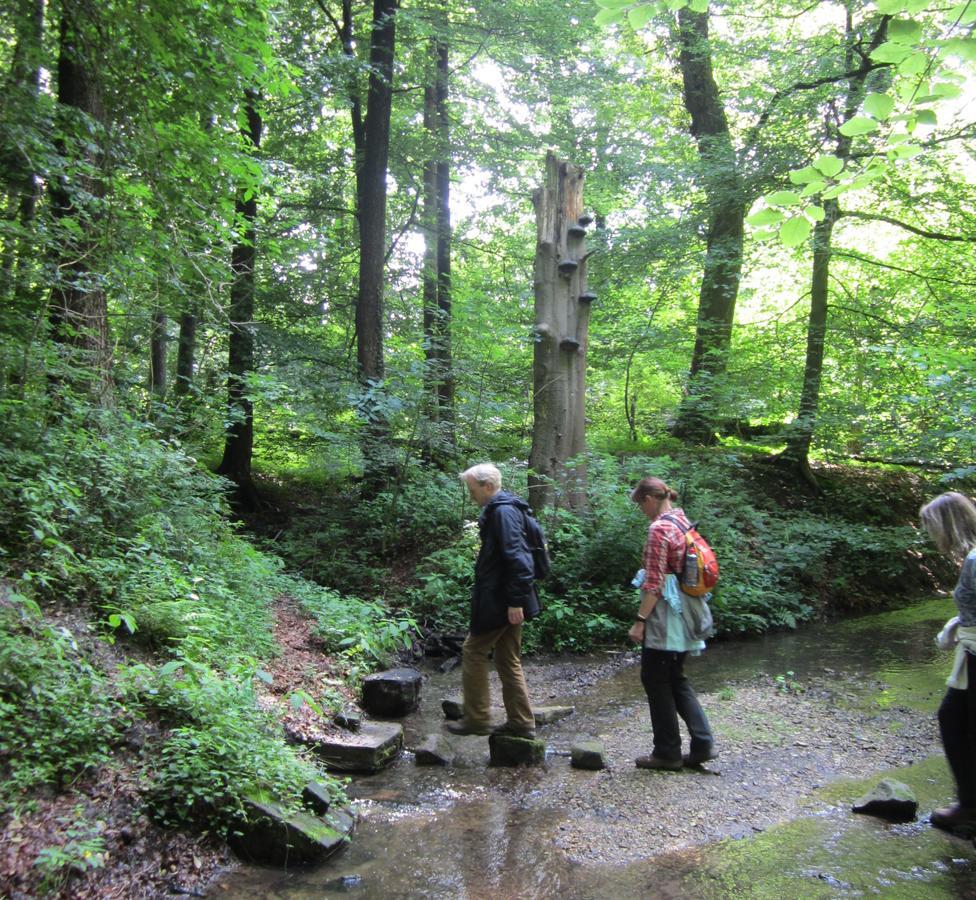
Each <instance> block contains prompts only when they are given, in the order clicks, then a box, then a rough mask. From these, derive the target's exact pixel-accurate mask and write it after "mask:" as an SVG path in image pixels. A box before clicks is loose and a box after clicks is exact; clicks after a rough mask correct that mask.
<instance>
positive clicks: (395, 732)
mask: <svg viewBox="0 0 976 900" xmlns="http://www.w3.org/2000/svg"><path fill="white" fill-rule="evenodd" d="M308 746H309V747H310V748H311V749H312V750H313V751H314V752H315V754H316V755H317V756H318V757H319V758H320V759H321V760H322V761H323V762H324V763H325V765H326V767H327V768H328V769H330V770H331V771H333V772H378V771H380V769H383V768H385V767H386V766H388V765H390V763H392V762H393V760H395V759H396V758H397V755H398V754H399V753H400V750H401V749H402V747H403V726H402V725H398V724H397V723H396V722H370V723H367V724H366V725H363V726H362V727H361V728H360V729H359V731H345V732H340V733H339V734H336V735H333V736H331V737H330V738H328V739H324V740H316V741H310V742H309V744H308Z"/></svg>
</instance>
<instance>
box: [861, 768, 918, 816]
mask: <svg viewBox="0 0 976 900" xmlns="http://www.w3.org/2000/svg"><path fill="white" fill-rule="evenodd" d="M851 809H852V810H853V811H854V812H856V813H864V814H865V815H869V816H878V817H879V818H882V819H887V820H888V821H889V822H911V821H913V820H914V819H915V816H916V814H917V813H918V800H917V799H916V798H915V794H914V793H913V792H912V789H911V788H910V787H909V786H908V785H907V784H903V783H902V782H900V781H895V780H894V779H893V778H883V779H881V781H879V782H878V783H877V784H876V785H875V786H874V787H873V788H872V789H871V790H870V791H868V792H867V793H866V794H865V795H864V796H863V797H861V798H859V799H858V800H856V801H855V802H854V805H853V806H852V807H851Z"/></svg>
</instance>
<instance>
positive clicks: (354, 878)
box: [322, 875, 363, 893]
mask: <svg viewBox="0 0 976 900" xmlns="http://www.w3.org/2000/svg"><path fill="white" fill-rule="evenodd" d="M362 886H363V876H362V875H343V876H342V877H340V878H333V879H332V880H331V881H327V882H326V883H325V884H323V885H322V888H323V890H326V891H339V892H340V893H345V892H346V891H354V890H356V889H357V888H361V887H362Z"/></svg>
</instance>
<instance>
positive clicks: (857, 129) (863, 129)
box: [838, 116, 878, 137]
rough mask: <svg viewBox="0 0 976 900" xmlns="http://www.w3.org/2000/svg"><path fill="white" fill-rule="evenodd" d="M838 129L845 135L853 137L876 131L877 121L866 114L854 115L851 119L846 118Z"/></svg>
mask: <svg viewBox="0 0 976 900" xmlns="http://www.w3.org/2000/svg"><path fill="white" fill-rule="evenodd" d="M838 130H839V131H840V133H841V134H842V135H844V136H845V137H854V136H855V135H858V134H870V133H871V132H872V131H877V130H878V123H877V122H875V121H874V119H868V118H867V117H866V116H854V118H853V119H848V120H847V121H846V122H845V123H844V124H843V125H841V126H840V128H839V129H838Z"/></svg>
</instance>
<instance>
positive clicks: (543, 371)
mask: <svg viewBox="0 0 976 900" xmlns="http://www.w3.org/2000/svg"><path fill="white" fill-rule="evenodd" d="M532 202H533V204H534V205H535V211H536V229H537V243H536V256H535V356H534V365H533V382H534V404H533V406H534V413H535V416H534V424H533V429H532V451H531V454H530V456H529V503H530V504H531V505H532V507H533V508H534V509H537V510H538V509H542V508H543V507H546V506H556V505H558V506H569V507H571V508H574V509H579V508H581V507H583V506H585V504H586V493H585V489H584V486H585V478H586V471H585V462H584V461H583V459H582V454H583V452H584V451H585V449H586V424H585V423H586V409H585V400H586V396H585V392H586V382H585V379H586V348H587V342H588V339H589V336H588V329H589V317H590V303H591V302H592V300H593V295H592V294H590V293H589V291H588V290H587V287H586V249H585V245H584V236H583V230H584V227H585V223H586V222H587V221H588V220H587V219H584V218H582V216H583V170H582V168H580V167H579V166H574V165H571V164H570V163H568V162H563V161H561V160H558V159H556V157H555V156H554V155H553V154H552V153H549V154H548V155H547V157H546V182H545V186H544V187H542V188H540V189H538V190H537V191H536V192H535V194H534V195H533V197H532Z"/></svg>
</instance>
